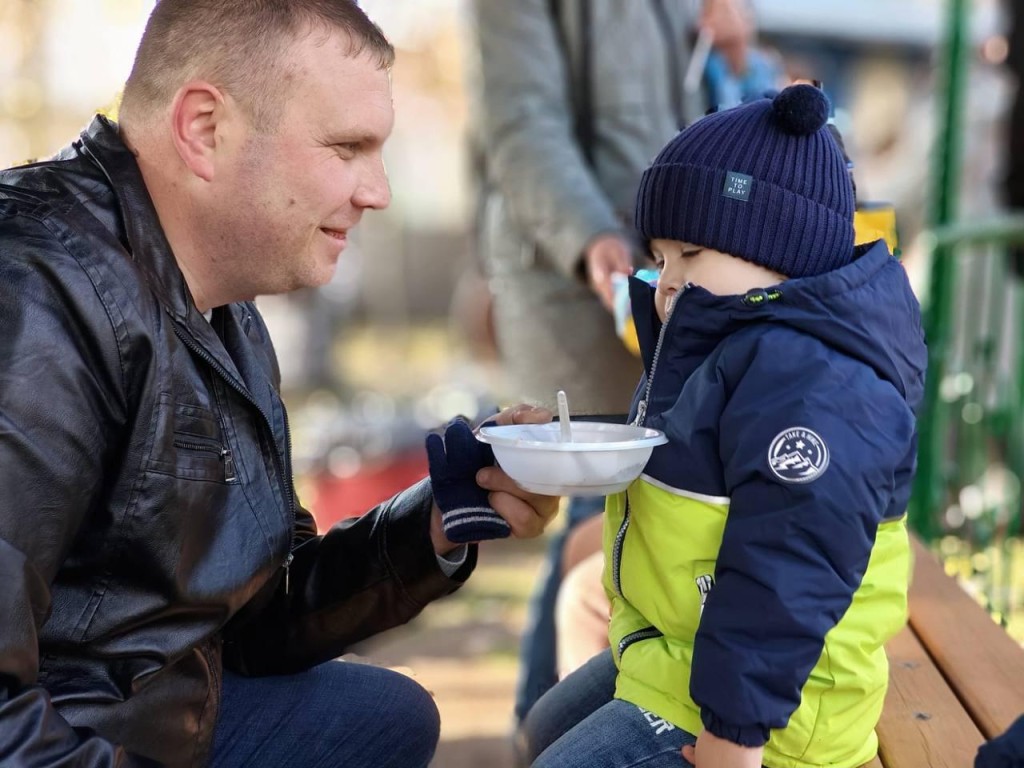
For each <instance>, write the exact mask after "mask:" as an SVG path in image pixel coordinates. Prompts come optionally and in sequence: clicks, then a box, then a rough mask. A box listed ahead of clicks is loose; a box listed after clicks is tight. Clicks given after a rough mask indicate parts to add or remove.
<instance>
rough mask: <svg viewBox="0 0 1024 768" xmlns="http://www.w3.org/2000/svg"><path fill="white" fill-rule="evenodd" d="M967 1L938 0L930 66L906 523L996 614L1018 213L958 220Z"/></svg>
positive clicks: (1010, 474)
mask: <svg viewBox="0 0 1024 768" xmlns="http://www.w3.org/2000/svg"><path fill="white" fill-rule="evenodd" d="M969 5H970V4H969V0H949V3H948V5H947V11H948V19H947V21H948V26H947V36H946V40H945V44H944V47H943V52H942V58H941V64H940V66H941V70H940V80H939V85H940V89H939V94H940V99H939V101H940V110H941V111H940V120H939V130H940V134H939V136H938V141H937V146H936V152H935V154H934V166H933V168H932V174H933V182H932V185H931V188H932V191H933V197H932V199H931V201H930V208H929V216H928V222H929V228H930V229H929V232H928V233H927V234H926V236H925V237H926V247H925V249H924V250H925V251H926V253H927V255H928V256H929V257H930V275H929V284H928V287H927V294H926V296H924V297H923V301H924V304H925V313H924V324H925V334H926V336H927V340H928V379H927V384H926V388H925V401H924V405H923V407H922V412H921V416H920V420H919V440H920V442H919V452H918V473H917V476H916V478H915V483H914V494H913V497H912V499H911V504H910V523H911V526H912V527H913V528H914V529H915V530H916V531H917V532H918V533H920V534H921V535H922V536H923V537H924V538H925V539H926V540H928V541H933V542H935V541H941V542H942V543H941V546H940V547H939V548H940V550H941V551H943V554H944V555H946V556H947V561H946V562H947V568H950V569H951V570H956V571H958V572H959V573H960V575H961V576H964V577H965V578H968V579H974V580H975V581H977V582H980V590H981V591H980V593H979V598H980V599H981V600H982V602H984V603H986V604H987V605H988V607H989V608H990V610H992V612H993V613H994V614H995V615H996V616H997V617H999V618H1000V620H1001V621H1003V622H1004V623H1005V622H1006V616H1007V613H1011V614H1012V613H1013V612H1014V611H1016V612H1017V615H1018V620H1019V616H1020V613H1021V610H1022V608H1024V596H1022V594H1021V592H1022V589H1024V584H1017V582H1018V581H1020V574H1018V573H1017V571H1020V570H1021V568H1022V566H1024V560H1022V558H1021V556H1022V554H1024V546H1022V545H1021V542H1020V541H1019V540H1016V539H1015V538H1014V537H1015V536H1016V535H1017V534H1019V532H1020V518H1021V500H1022V499H1021V482H1022V479H1024V386H1022V382H1024V340H1022V337H1024V287H1022V281H1021V279H1020V278H1019V276H1018V275H1017V274H1015V272H1014V270H1012V269H1011V268H1010V262H1009V253H1010V250H1011V249H1012V248H1014V247H1020V248H1024V215H1021V214H1007V215H1003V216H998V217H994V218H990V219H987V220H983V221H962V220H960V218H959V211H958V204H959V190H960V169H961V164H962V156H963V130H964V128H963V125H962V120H963V116H964V114H965V109H964V107H965V95H966V94H965V87H966V73H967V64H968V62H967V58H968V47H967V39H968V34H967V32H968V23H967V16H968V10H969ZM954 537H955V538H954ZM979 573H980V575H981V576H982V578H980V579H975V578H974V577H977V576H979ZM1008 574H1009V577H1008V576H1007V575H1008ZM1021 626H1024V625H1022V624H1018V629H1019V628H1020V627H1021ZM1011 629H1012V623H1011Z"/></svg>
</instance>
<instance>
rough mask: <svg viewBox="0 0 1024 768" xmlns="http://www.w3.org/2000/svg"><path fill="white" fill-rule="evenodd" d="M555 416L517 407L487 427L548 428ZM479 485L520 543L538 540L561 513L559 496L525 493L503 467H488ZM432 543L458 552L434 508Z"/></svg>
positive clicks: (542, 410) (480, 474)
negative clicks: (559, 512) (525, 425)
mask: <svg viewBox="0 0 1024 768" xmlns="http://www.w3.org/2000/svg"><path fill="white" fill-rule="evenodd" d="M551 418H552V413H551V411H549V410H548V409H547V408H539V407H537V406H532V405H516V406H513V407H511V408H506V409H505V410H503V411H502V412H501V413H499V414H498V415H497V416H493V417H491V418H489V419H488V420H487V421H488V423H492V424H497V425H498V426H507V425H510V424H546V423H547V422H549V421H551ZM476 481H477V484H478V485H479V486H480V487H481V488H482V489H484V490H485V491H487V492H488V499H487V500H488V503H489V504H490V505H491V508H492V509H493V510H494V511H495V512H497V513H498V514H499V515H501V517H503V518H504V519H505V522H507V523H508V525H509V527H510V528H511V529H512V536H514V537H516V538H519V539H532V538H535V537H537V536H539V535H540V534H541V533H542V532H543V531H544V528H545V527H546V526H547V524H548V523H550V522H551V520H552V519H553V518H554V516H555V514H556V513H557V512H558V502H559V497H558V496H541V495H540V494H536V493H530V492H528V491H524V490H523V489H522V488H520V487H519V486H518V485H516V484H515V482H513V480H512V478H510V477H509V476H508V475H506V474H505V472H504V471H503V470H502V469H501V467H498V466H493V467H485V468H484V469H481V470H480V471H479V472H478V473H477V475H476ZM430 539H431V542H432V543H433V545H434V551H435V552H437V554H439V555H446V554H448V553H449V552H451V551H452V550H453V549H455V547H456V546H458V545H457V544H455V543H453V542H451V541H449V540H448V539H447V538H446V537H445V535H444V525H443V523H442V518H441V510H440V509H439V508H438V506H437V505H436V504H435V505H434V510H433V514H432V516H431V520H430Z"/></svg>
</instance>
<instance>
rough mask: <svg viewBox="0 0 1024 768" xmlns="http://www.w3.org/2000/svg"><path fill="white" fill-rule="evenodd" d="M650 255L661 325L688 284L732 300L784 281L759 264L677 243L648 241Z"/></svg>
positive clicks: (655, 297)
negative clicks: (739, 295) (656, 283)
mask: <svg viewBox="0 0 1024 768" xmlns="http://www.w3.org/2000/svg"><path fill="white" fill-rule="evenodd" d="M651 255H652V256H653V257H654V263H655V265H656V266H657V267H658V272H659V273H661V274H660V277H659V278H658V290H657V291H656V292H655V294H654V306H655V307H656V308H657V310H658V317H660V318H661V321H662V322H665V318H666V317H668V309H669V308H670V307H671V306H672V302H673V301H675V299H676V294H677V293H678V292H679V291H680V290H681V289H682V287H683V286H684V285H686V284H687V283H693V284H694V285H699V286H700V287H701V288H704V289H705V290H707V291H710V292H711V293H714V294H717V295H719V296H731V295H738V294H744V293H746V292H747V291H749V290H751V289H752V288H767V287H769V286H772V285H778V284H779V283H781V282H783V281H785V279H786V278H785V277H784V276H783V275H780V274H779V273H778V272H773V271H772V270H770V269H768V268H767V267H762V266H761V265H760V264H754V263H753V262H750V261H744V260H743V259H741V258H739V257H737V256H731V255H729V254H728V253H722V252H721V251H716V250H713V249H711V248H705V247H703V246H700V245H693V244H692V243H684V242H682V241H680V240H661V239H655V240H651Z"/></svg>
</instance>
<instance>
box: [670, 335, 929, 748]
mask: <svg viewBox="0 0 1024 768" xmlns="http://www.w3.org/2000/svg"><path fill="white" fill-rule="evenodd" d="M782 341H783V342H784V344H783V345H780V344H778V343H775V344H774V345H772V346H771V348H770V349H769V348H768V346H769V345H767V344H763V345H762V348H761V349H760V351H759V352H756V353H755V354H754V359H753V360H751V361H749V363H745V364H744V365H743V366H742V367H743V368H744V373H743V375H742V377H741V378H740V380H739V381H738V382H736V384H735V387H734V389H733V390H732V392H731V393H730V395H729V398H728V401H727V403H726V406H725V408H724V410H723V414H722V418H721V423H720V437H719V445H720V451H721V461H722V465H723V467H724V471H725V480H726V489H727V493H728V495H729V496H730V499H731V501H730V507H729V515H728V519H727V521H726V525H725V531H724V535H723V540H722V545H721V550H720V552H719V556H718V562H717V567H716V572H715V584H714V587H713V588H712V589H711V592H710V594H709V595H708V598H707V602H706V604H705V608H704V612H703V615H702V617H701V622H700V627H699V629H698V632H697V637H696V640H695V645H694V656H693V674H692V676H691V682H690V693H691V696H692V697H693V699H694V701H695V702H696V703H697V704H698V705H699V706H700V707H701V717H702V720H703V723H704V726H705V728H707V729H708V730H710V731H711V732H712V733H714V734H716V735H717V736H720V737H722V738H725V739H728V740H730V741H732V742H734V743H739V744H744V745H747V746H758V745H761V744H763V743H764V742H765V741H766V740H767V739H768V735H769V733H768V732H769V729H774V728H782V727H784V726H785V725H786V723H787V722H788V721H789V718H790V716H791V715H792V713H793V712H794V711H795V710H796V708H797V706H798V705H799V703H800V696H801V689H802V688H803V686H804V684H805V682H806V681H807V677H808V675H809V674H810V671H811V669H812V668H813V667H814V665H815V664H816V663H817V661H818V659H819V657H820V656H821V653H822V649H823V647H824V642H825V636H826V634H827V633H828V632H829V630H831V629H832V628H833V627H834V626H835V625H836V624H837V623H838V622H839V620H840V619H841V618H842V616H843V614H844V613H845V612H846V610H847V609H848V608H849V606H850V603H851V601H852V599H853V595H854V593H855V592H856V591H857V589H858V587H859V586H860V583H861V580H862V579H863V577H864V573H865V570H866V569H867V564H868V558H869V556H870V554H871V550H872V547H873V545H874V540H875V533H876V531H877V528H878V524H879V522H880V521H881V520H882V519H884V518H886V517H887V516H889V515H891V514H893V504H892V502H893V500H894V498H896V497H897V496H899V497H901V498H903V500H904V501H905V497H903V491H902V488H899V489H898V488H897V486H904V485H905V484H906V483H907V477H908V475H909V473H910V472H911V471H912V467H913V457H914V445H915V431H914V430H915V426H914V418H913V414H912V412H911V410H910V408H909V407H908V406H907V404H906V403H905V401H904V400H903V398H902V396H901V395H900V393H899V392H898V391H897V390H896V389H895V387H893V386H892V385H891V384H889V383H888V382H886V381H883V380H882V379H880V378H879V377H878V376H877V375H876V374H875V372H874V371H873V370H872V369H870V368H868V367H867V366H865V365H862V364H860V363H858V362H855V361H853V360H850V359H848V358H845V357H842V356H840V355H838V354H836V353H835V352H833V351H829V350H826V349H825V348H824V347H823V346H822V345H821V344H820V342H818V341H817V340H815V339H812V338H810V337H806V336H799V335H796V334H793V335H787V337H786V338H785V339H782ZM780 348H781V349H783V350H784V352H783V353H782V354H780V353H779V350H780ZM773 466H774V469H773ZM902 512H903V510H902V509H900V510H896V512H895V513H896V514H897V515H898V514H901V513H902Z"/></svg>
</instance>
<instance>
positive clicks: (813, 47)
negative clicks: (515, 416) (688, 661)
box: [0, 0, 1024, 766]
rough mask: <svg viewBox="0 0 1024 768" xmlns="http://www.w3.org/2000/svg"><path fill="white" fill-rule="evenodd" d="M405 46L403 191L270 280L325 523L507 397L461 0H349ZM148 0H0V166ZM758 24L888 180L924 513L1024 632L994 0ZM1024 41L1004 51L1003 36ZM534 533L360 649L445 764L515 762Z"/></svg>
mask: <svg viewBox="0 0 1024 768" xmlns="http://www.w3.org/2000/svg"><path fill="white" fill-rule="evenodd" d="M361 5H362V6H363V7H364V8H365V9H366V10H367V12H368V13H369V14H370V16H371V17H372V18H374V20H375V21H376V22H377V23H378V24H379V25H380V26H381V27H382V29H383V30H384V32H385V33H386V34H387V35H388V36H389V37H390V39H391V40H392V42H393V43H394V44H395V46H396V48H397V49H398V58H397V62H396V64H395V68H394V96H395V106H396V115H397V121H396V125H395V131H394V134H393V136H392V138H391V139H390V141H389V143H388V145H387V147H386V151H385V155H386V161H387V164H388V168H389V173H390V178H391V183H392V185H393V193H394V201H393V204H392V206H391V207H390V208H389V209H388V210H386V211H383V212H375V213H372V214H370V215H369V216H367V217H366V218H365V219H364V223H363V224H362V225H361V228H360V230H359V231H358V232H357V233H356V236H355V237H354V238H353V240H354V242H352V244H351V245H350V247H349V249H348V250H346V252H345V254H344V255H343V257H342V261H341V263H340V264H339V268H338V271H337V275H336V277H335V279H334V281H333V282H332V284H330V285H329V286H327V287H326V288H325V289H323V290H321V291H318V292H304V293H298V294H294V295H290V296H287V297H270V298H266V299H261V300H260V302H259V303H260V306H261V308H262V310H263V312H264V314H265V316H266V319H267V322H268V324H269V325H270V327H271V331H272V333H273V335H274V338H275V342H276V345H277V350H278V355H279V357H280V360H281V367H282V371H283V375H284V385H285V397H286V400H287V402H288V405H289V409H290V413H291V414H292V422H293V432H294V444H295V454H296V469H297V471H298V473H299V485H300V494H301V497H302V499H303V501H304V503H305V504H306V505H307V506H309V507H310V508H311V509H312V510H313V511H314V514H315V515H316V516H317V519H318V522H319V523H320V524H321V526H327V525H329V524H331V523H332V522H333V521H335V520H338V519H341V518H343V517H346V516H349V515H352V514H357V513H359V512H362V511H364V510H365V509H366V508H367V507H369V506H371V505H372V504H373V503H375V502H377V501H380V500H381V499H383V498H386V497H388V496H390V495H391V494H392V493H394V492H395V491H396V490H398V489H400V488H402V487H404V486H405V485H407V484H408V483H410V482H412V481H414V480H416V479H418V478H419V477H421V476H422V475H423V474H425V470H426V467H425V459H424V456H423V452H422V440H423V434H424V431H425V430H426V429H429V428H432V427H435V426H437V425H439V424H441V423H443V422H445V421H447V420H448V419H449V418H451V417H452V416H454V415H456V414H464V415H466V416H469V417H471V418H475V417H477V416H482V415H484V414H486V413H490V412H492V411H493V409H494V408H496V407H498V406H500V405H502V404H509V403H512V402H515V401H516V397H515V393H514V392H509V391H506V390H505V388H504V386H503V384H502V379H501V376H500V371H499V369H498V366H497V363H496V355H495V351H494V349H493V343H492V336H491V333H490V328H489V325H488V323H489V318H488V315H487V310H486V302H485V301H483V300H482V299H483V298H484V297H485V296H486V282H485V281H484V280H483V278H481V276H480V273H479V270H478V267H477V262H476V257H475V254H474V248H473V235H472V221H473V216H474V211H475V205H476V200H475V192H476V189H475V186H474V181H473V179H472V174H471V172H470V167H469V155H468V152H467V145H468V142H467V134H466V131H467V113H468V105H467V92H466V91H467V85H466V73H467V72H468V71H471V70H472V68H473V63H472V55H471V53H470V51H469V48H468V46H467V32H466V25H467V24H468V23H469V19H468V15H467V14H468V10H467V7H466V6H467V4H466V2H464V0H417V2H399V1H398V0H364V1H363V2H362V3H361ZM152 6H153V0H0V165H2V166H7V165H12V164H17V163H20V162H23V161H26V160H29V159H31V158H39V157H44V156H46V155H48V154H50V153H52V152H54V151H55V150H57V149H59V148H60V147H61V146H62V145H64V144H66V143H67V142H68V141H70V140H71V139H73V138H74V137H75V136H76V135H77V133H78V132H79V131H80V130H81V129H82V128H83V127H84V126H85V125H86V123H87V122H88V121H89V120H90V118H91V116H92V114H93V113H94V112H96V111H99V110H103V109H106V108H107V107H108V106H109V105H111V104H112V102H113V101H114V99H115V97H116V94H117V93H118V91H119V89H120V87H121V84H122V82H123V80H124V79H125V77H126V76H127V73H128V71H129V69H130V66H131V61H132V58H133V55H134V50H135V46H136V44H137V41H138V39H139V36H140V34H141V30H142V27H143V24H144V22H145V18H146V16H147V15H148V13H149V11H150V10H151V8H152ZM754 6H755V11H756V18H757V25H758V29H759V44H760V45H761V46H762V47H764V48H765V49H766V50H767V51H769V52H770V53H771V55H773V56H777V57H779V61H781V63H782V69H783V70H784V72H785V75H786V76H787V77H790V78H808V79H816V80H821V81H823V82H824V85H825V88H826V90H827V91H828V93H829V95H830V97H831V98H832V100H833V102H834V104H835V106H836V123H837V125H838V127H839V128H840V130H841V132H842V133H843V135H844V137H845V139H846V145H847V149H848V152H849V154H850V156H851V158H852V159H853V161H854V163H855V165H856V167H855V171H854V173H855V176H856V180H857V184H858V189H859V192H860V195H861V197H862V198H863V199H866V200H870V201H880V202H889V203H891V204H892V205H893V206H894V207H895V210H896V220H897V226H898V231H899V239H900V245H901V251H902V254H901V255H902V259H903V261H904V263H905V265H906V267H907V270H908V272H909V274H910V275H911V279H912V282H913V284H914V286H915V290H917V292H918V295H919V296H920V298H921V299H922V302H923V303H924V304H925V306H926V309H927V324H928V331H929V340H930V347H931V353H932V366H931V368H930V380H931V385H930V389H929V400H928V403H927V405H926V412H925V414H924V416H923V420H922V425H923V428H922V455H921V469H920V474H919V478H918V484H917V487H916V491H915V494H916V495H915V501H914V505H915V506H914V508H913V509H912V520H913V523H914V527H915V528H916V529H917V530H918V531H919V532H921V533H922V534H923V535H924V536H925V537H926V538H927V539H928V540H929V541H930V542H931V543H932V546H933V548H935V550H936V551H937V552H939V553H940V554H941V556H942V557H943V558H944V560H945V562H946V567H947V570H948V571H949V572H950V573H952V574H955V575H957V576H958V577H959V578H960V579H961V582H962V583H963V584H964V586H965V587H966V588H967V589H968V590H970V591H971V593H972V594H974V595H975V597H976V598H977V599H978V601H979V602H981V603H982V604H984V605H985V606H986V607H988V608H989V610H990V611H991V613H992V615H993V617H994V619H995V620H996V621H998V622H1000V623H1001V624H1002V625H1003V626H1005V627H1006V628H1007V629H1008V631H1009V632H1010V633H1011V634H1012V635H1013V636H1014V637H1015V638H1016V639H1018V640H1020V641H1022V642H1024V547H1022V545H1021V542H1020V539H1019V538H1018V533H1019V524H1020V517H1021V488H1020V485H1021V483H1020V479H1021V477H1022V475H1024V421H1022V416H1021V414H1022V411H1024V394H1022V381H1024V350H1022V348H1021V344H1020V342H1019V337H1020V335H1021V329H1022V328H1024V298H1022V293H1021V287H1020V273H1019V269H1020V264H1019V263H1018V261H1017V260H1016V259H1017V258H1019V257H1018V254H1017V250H1016V244H1017V243H1019V242H1024V227H1021V226H1020V220H1019V219H1018V218H1016V217H1015V216H1014V215H1013V214H1012V212H1008V208H1009V206H1008V203H1007V196H1006V192H1005V190H1006V186H1007V177H1008V173H1009V168H1010V166H1011V164H1012V162H1013V161H1014V160H1015V159H1016V161H1017V162H1024V158H1019V157H1016V156H1015V155H1014V153H1012V152H1011V150H1010V141H1009V138H1010V136H1009V131H1008V121H1009V118H1010V114H1011V110H1012V108H1013V105H1014V99H1015V97H1016V93H1017V74H1016V73H1015V72H1014V71H1012V68H1011V66H1010V65H1011V64H1012V63H1014V58H1013V51H1014V46H1013V45H1012V44H1011V39H1010V37H1011V35H1010V33H1011V30H1012V26H1011V20H1012V14H1010V13H1008V12H1007V11H1008V9H1009V6H1008V5H1007V6H1006V7H1003V6H1002V5H1001V4H1000V3H999V2H997V0H975V1H974V2H966V1H965V0H859V2H856V3H847V2H838V1H836V2H821V0H759V2H755V3H754ZM1018 56H1019V54H1018ZM542 549H543V542H542V541H540V542H515V543H509V542H503V543H498V544H494V545H487V546H485V547H484V551H483V552H482V557H481V564H482V565H481V568H480V569H479V570H478V572H477V574H476V575H475V576H474V577H473V579H471V580H470V583H469V584H468V585H467V587H466V588H465V589H464V590H462V591H461V592H460V593H458V594H457V595H456V596H454V597H452V598H449V599H446V600H445V601H443V602H442V604H440V605H438V606H436V607H435V608H434V609H431V610H428V611H427V612H426V614H425V615H424V616H423V617H421V618H420V619H417V620H416V621H415V622H413V623H412V624H411V625H410V626H409V627H405V628H401V629H399V630H395V631H393V632H390V633H388V634H386V635H385V636H383V637H381V638H379V639H377V640H375V641H374V642H373V643H371V644H368V645H367V646H366V647H364V648H360V649H358V652H359V653H360V654H363V655H368V656H372V657H373V659H374V660H376V661H378V662H380V663H386V664H389V665H395V666H405V667H408V668H410V669H411V670H413V674H415V675H416V676H417V677H418V678H419V679H421V681H422V682H424V684H425V685H426V686H427V687H428V688H430V689H431V690H433V691H434V692H435V694H436V696H437V698H438V702H439V705H440V707H441V711H442V719H443V723H444V725H443V743H442V747H441V751H440V752H439V753H438V758H437V760H436V764H437V765H439V766H460V765H476V764H480V763H482V762H484V761H485V760H486V761H488V762H489V763H490V764H491V765H493V766H501V765H506V764H509V765H510V764H511V763H510V762H509V761H510V759H511V758H510V752H509V749H508V744H507V734H508V732H509V726H510V724H511V701H512V692H511V690H512V685H513V680H514V677H515V664H516V661H515V653H516V648H517V645H518V632H519V630H520V628H521V625H522V621H523V614H524V610H525V608H524V605H525V599H526V596H527V594H528V593H529V591H530V588H531V585H532V584H533V582H534V580H535V578H536V574H537V570H538V569H539V567H540V564H541V560H542V554H541V553H542Z"/></svg>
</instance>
